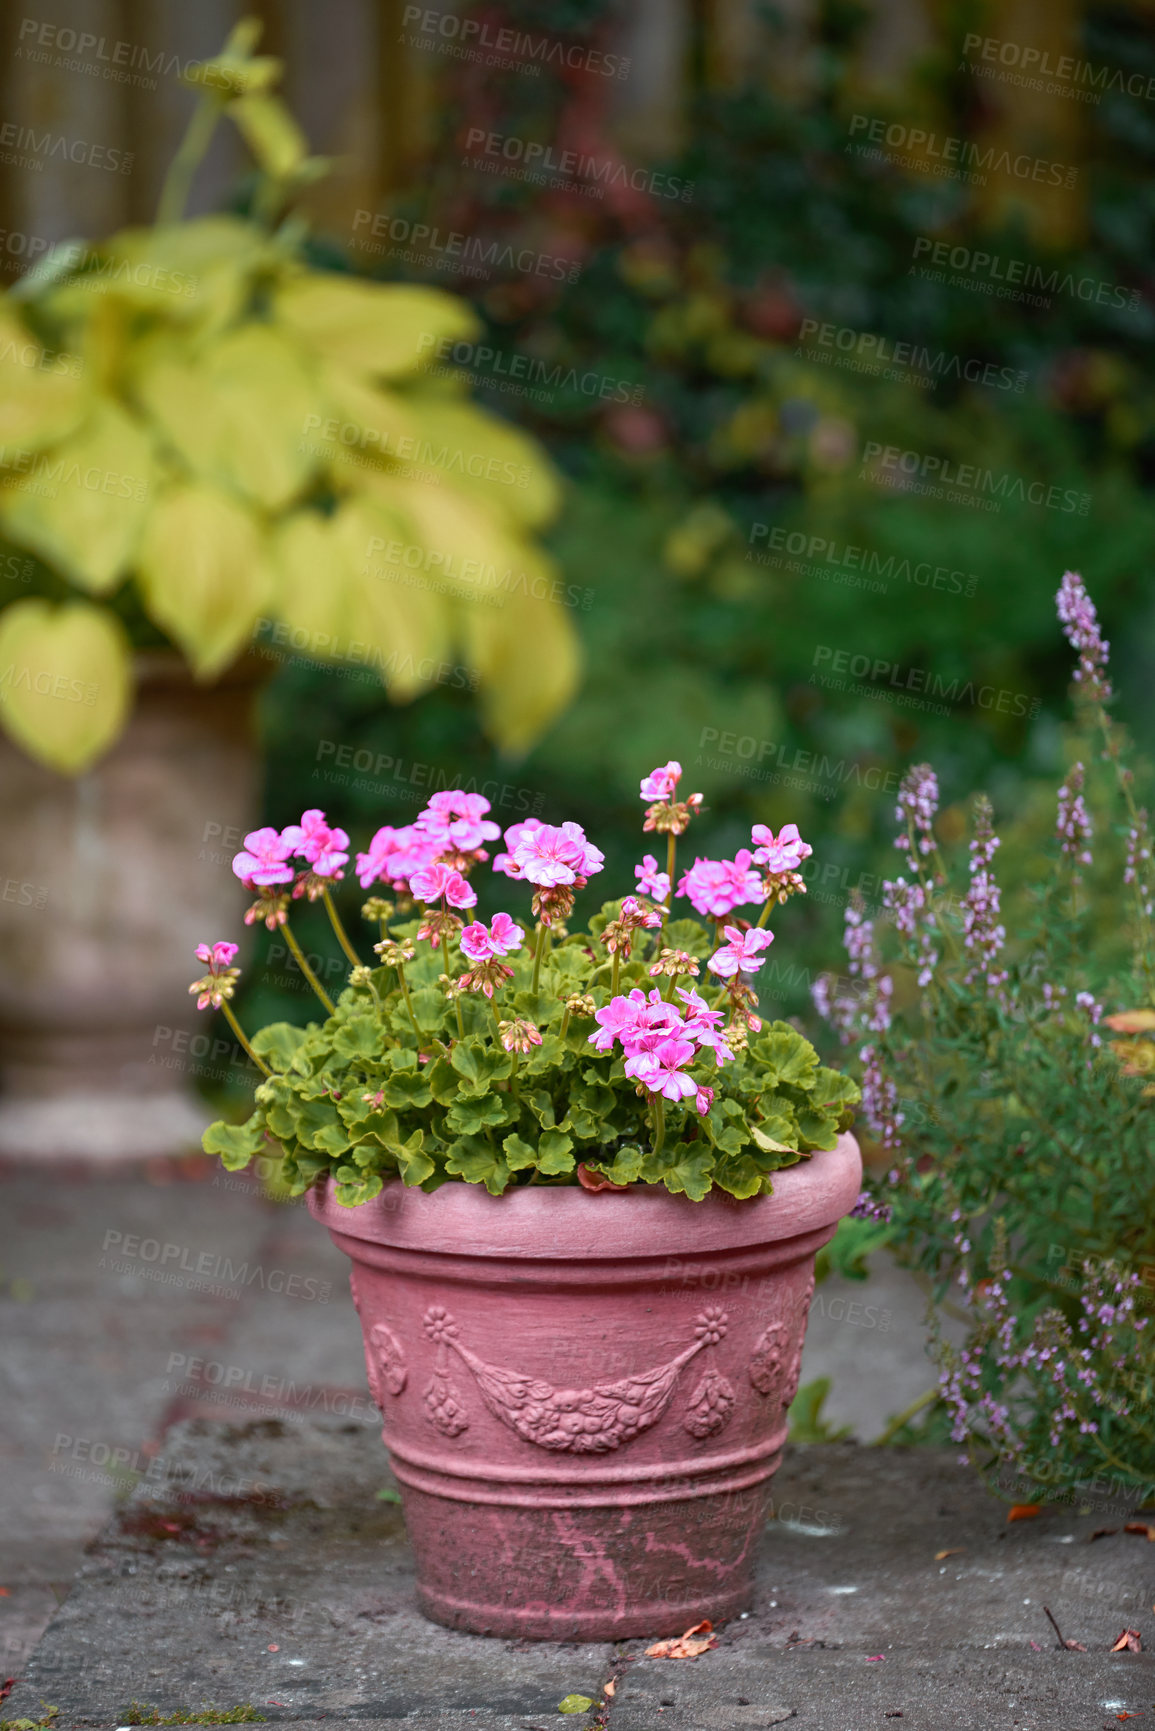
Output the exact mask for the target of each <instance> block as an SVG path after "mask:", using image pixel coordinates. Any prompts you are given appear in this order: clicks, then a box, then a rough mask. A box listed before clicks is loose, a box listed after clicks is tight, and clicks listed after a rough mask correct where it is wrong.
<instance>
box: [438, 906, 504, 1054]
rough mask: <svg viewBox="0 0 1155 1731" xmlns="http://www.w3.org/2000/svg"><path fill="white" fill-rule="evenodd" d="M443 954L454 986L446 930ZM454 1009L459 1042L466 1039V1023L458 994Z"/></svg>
mask: <svg viewBox="0 0 1155 1731" xmlns="http://www.w3.org/2000/svg"><path fill="white" fill-rule="evenodd" d="M441 954H442V956H443V958H444V960H445V973H446V977H447V979H448V980H449V983H450V986H452V983H453V975H452V973H451V972H450V968H449V933H448V932H447V931H444V930H443V931H442V933H441ZM453 1008H454V1009H455V1010H456V1011H457V1037H458V1039H459V1040H464V1038H465V1023H464V1021H463V1020H462V1016H461V999H460V998H459V997H458V996H457V994H456V993H454V995H453ZM495 1014H496V1012H495Z"/></svg>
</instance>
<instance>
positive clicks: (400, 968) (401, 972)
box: [397, 962, 424, 1051]
mask: <svg viewBox="0 0 1155 1731" xmlns="http://www.w3.org/2000/svg"><path fill="white" fill-rule="evenodd" d="M397 979H398V981H399V982H400V986H401V996H402V997H403V998H404V999H405V1008H406V1009H407V1010H408V1012H409V1020H410V1022H411V1023H412V1024H413V1032H414V1034H415V1035H416V1038H417V1050H418V1051H420V1050H421V1042H422V1039H423V1038H424V1036H423V1034H422V1032H421V1029H420V1028H419V1027H418V1026H417V1017H416V1016H415V1015H414V1013H413V999H412V998H411V997H410V996H409V981H408V980H407V979H406V978H405V965H404V963H403V962H398V964H397Z"/></svg>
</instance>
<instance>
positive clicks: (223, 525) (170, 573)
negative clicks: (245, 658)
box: [138, 483, 272, 678]
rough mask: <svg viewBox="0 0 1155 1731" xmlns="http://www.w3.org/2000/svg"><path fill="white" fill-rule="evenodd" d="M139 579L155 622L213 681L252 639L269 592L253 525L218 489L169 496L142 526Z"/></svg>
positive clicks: (182, 490)
mask: <svg viewBox="0 0 1155 1731" xmlns="http://www.w3.org/2000/svg"><path fill="white" fill-rule="evenodd" d="M138 579H139V583H140V588H141V592H142V594H143V596H144V603H145V607H146V608H147V610H148V614H149V617H150V619H152V620H153V621H154V622H155V623H156V624H157V625H159V626H160V628H161V630H162V631H167V632H168V634H169V636H170V637H172V638H173V639H174V640H175V642H176V643H178V644H179V645H180V647H181V648H182V649H183V650H184V652H185V654H186V655H187V656H188V658H189V661H190V662H191V664H192V666H193V669H194V670H195V672H197V673H198V674H200V675H201V676H202V677H203V678H211V676H212V675H213V674H215V673H219V672H220V670H221V669H222V668H223V667H225V666H226V665H227V664H228V662H230V661H231V660H232V659H233V657H234V656H235V655H236V654H237V652H238V651H239V650H240V649H241V648H242V647H243V646H244V644H245V642H246V641H247V639H248V638H249V637H250V635H251V633H252V629H253V625H254V623H255V622H256V620H257V619H258V618H259V617H260V614H261V612H262V609H263V608H264V605H265V601H266V599H267V597H268V594H269V591H270V588H271V586H272V584H271V574H270V571H269V566H268V553H267V548H266V545H265V541H264V537H263V535H262V533H261V530H260V528H259V526H258V524H257V522H256V520H255V519H254V518H253V517H252V516H250V514H249V513H248V511H246V510H245V509H244V507H243V506H242V505H239V504H237V503H236V501H235V500H233V499H230V498H229V497H228V496H227V495H226V494H224V493H221V492H218V491H217V489H216V488H214V487H209V486H204V485H202V484H198V483H191V484H180V485H177V486H174V487H171V488H169V490H168V491H167V492H165V493H164V494H163V495H162V496H161V497H160V498H159V499H158V500H157V502H156V504H155V506H154V507H153V510H152V512H151V514H150V516H149V519H148V522H147V524H146V525H145V530H144V537H143V540H142V543H141V550H140V561H139V568H138Z"/></svg>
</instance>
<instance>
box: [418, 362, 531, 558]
mask: <svg viewBox="0 0 1155 1731" xmlns="http://www.w3.org/2000/svg"><path fill="white" fill-rule="evenodd" d="M406 402H407V404H408V406H409V407H410V409H411V411H412V413H413V417H414V419H415V420H416V422H417V426H418V432H419V446H418V450H417V452H416V453H415V454H414V456H413V457H412V459H411V460H412V463H413V465H414V466H415V467H419V468H422V469H429V470H432V471H434V472H436V473H440V474H442V475H444V477H445V483H446V484H447V485H449V486H453V487H457V488H459V489H460V490H461V491H462V492H463V493H466V494H467V495H468V496H469V497H470V498H474V499H479V500H481V502H482V503H483V504H485V505H487V506H488V507H489V508H490V510H491V511H494V512H496V513H498V514H499V515H500V516H502V517H504V518H505V519H506V520H507V521H508V522H510V523H515V524H523V525H525V526H526V527H527V528H539V527H540V526H541V525H542V524H543V523H548V522H549V521H550V519H551V518H552V517H554V516H555V515H556V513H557V509H558V506H559V505H560V503H561V485H560V483H559V481H558V477H557V474H556V472H555V471H554V468H553V466H552V464H551V463H550V461H549V459H548V458H547V457H546V455H545V452H544V451H543V450H542V448H541V446H540V445H539V444H538V443H537V442H536V440H534V439H531V438H530V437H529V435H528V434H527V433H523V432H522V431H521V429H520V428H519V427H514V426H511V425H510V423H509V422H508V421H502V420H499V419H498V417H497V416H496V415H489V414H486V412H485V411H484V410H483V409H478V408H476V407H475V406H474V405H473V404H472V403H466V402H460V401H454V400H453V399H451V398H448V397H445V396H443V395H441V394H437V395H423V394H421V393H419V392H416V391H415V392H412V393H410V395H409V396H408V397H407V398H406Z"/></svg>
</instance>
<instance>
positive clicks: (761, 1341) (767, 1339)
mask: <svg viewBox="0 0 1155 1731" xmlns="http://www.w3.org/2000/svg"><path fill="white" fill-rule="evenodd" d="M785 1347H786V1324H785V1323H784V1322H772V1323H771V1324H770V1326H769V1328H766V1329H763V1331H762V1333H761V1334H760V1335H759V1337H758V1340H757V1343H756V1345H755V1347H754V1355H753V1357H752V1358H751V1360H750V1382H751V1385H752V1386H753V1387H754V1388H755V1389H756V1390H757V1391H758V1393H759V1394H760V1395H764V1396H766V1398H767V1399H768V1398H769V1397H770V1395H772V1394H773V1393H774V1390H775V1389H776V1388H778V1387H780V1386H781V1381H782V1362H783V1355H784V1352H785Z"/></svg>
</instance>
